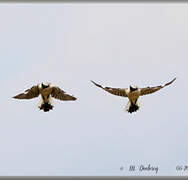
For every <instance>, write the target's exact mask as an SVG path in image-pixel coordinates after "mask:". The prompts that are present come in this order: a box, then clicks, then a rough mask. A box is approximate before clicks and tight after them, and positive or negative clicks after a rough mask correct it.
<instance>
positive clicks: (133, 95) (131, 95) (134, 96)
mask: <svg viewBox="0 0 188 180" xmlns="http://www.w3.org/2000/svg"><path fill="white" fill-rule="evenodd" d="M139 95H140V94H139V91H133V92H130V93H129V94H128V98H129V100H130V101H132V102H135V101H136V100H137V99H138V97H139Z"/></svg>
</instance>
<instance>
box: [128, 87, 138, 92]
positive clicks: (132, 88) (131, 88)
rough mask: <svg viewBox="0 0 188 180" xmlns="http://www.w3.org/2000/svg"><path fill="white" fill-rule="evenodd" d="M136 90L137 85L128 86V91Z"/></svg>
mask: <svg viewBox="0 0 188 180" xmlns="http://www.w3.org/2000/svg"><path fill="white" fill-rule="evenodd" d="M136 90H138V87H137V86H130V91H131V92H133V91H136Z"/></svg>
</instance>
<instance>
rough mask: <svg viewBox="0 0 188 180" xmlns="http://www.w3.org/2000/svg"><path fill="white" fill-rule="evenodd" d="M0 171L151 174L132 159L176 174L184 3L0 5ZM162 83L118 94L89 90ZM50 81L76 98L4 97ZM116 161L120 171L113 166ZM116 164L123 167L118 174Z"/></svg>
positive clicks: (183, 103) (187, 23)
mask: <svg viewBox="0 0 188 180" xmlns="http://www.w3.org/2000/svg"><path fill="white" fill-rule="evenodd" d="M0 27H1V28H0V49H1V53H0V59H1V60H0V67H1V76H0V81H1V101H0V108H1V118H0V123H1V124H0V147H1V148H0V175H72V176H76V175H97V176H100V175H123V176H124V175H154V174H155V173H154V172H139V171H135V172H129V171H128V169H129V166H130V165H136V167H139V166H140V165H145V166H148V164H150V165H152V166H155V167H156V166H158V167H159V171H158V174H157V175H188V171H185V172H183V171H180V172H177V171H176V166H177V165H183V166H184V165H188V159H187V152H188V146H187V138H188V131H187V127H188V120H187V114H188V111H187V107H188V104H187V98H188V97H187V92H188V86H187V77H188V71H187V68H188V61H187V60H188V49H187V47H188V34H187V32H188V5H184V4H180V5H178V4H170V3H169V4H161V5H160V4H154V3H152V4H144V3H143V4H136V3H134V4H128V3H127V4H120V3H119V4H98V5H97V4H91V3H90V4H83V3H82V4H63V3H62V4H57V3H56V4H27V5H24V4H12V5H11V4H8V5H6V4H1V5H0ZM174 77H177V80H176V81H175V82H174V83H173V84H172V85H170V86H168V87H166V88H164V89H162V90H160V91H158V92H156V93H154V94H151V95H148V96H145V97H141V98H140V103H141V108H140V110H139V111H137V112H136V113H132V114H129V113H127V112H125V106H126V104H127V102H128V100H127V99H126V98H123V97H118V96H114V95H111V94H109V93H107V92H105V91H103V90H102V89H99V88H97V87H96V86H94V85H93V84H92V83H91V82H90V80H94V81H96V82H98V83H100V84H102V85H104V86H111V87H118V88H126V87H129V85H131V84H132V85H137V86H139V87H147V86H155V85H160V84H164V83H166V82H168V81H170V80H171V79H173V78H174ZM40 82H51V83H53V84H54V85H56V86H58V87H60V88H62V89H63V90H64V91H66V92H67V93H69V94H71V95H74V96H75V97H77V98H78V100H77V101H75V102H63V101H58V100H54V103H55V107H54V110H53V111H50V112H47V113H44V112H43V111H39V109H38V107H37V103H38V101H39V99H40V98H36V99H32V100H16V99H13V98H12V96H15V95H17V94H18V93H21V92H23V91H24V90H26V89H28V88H30V87H31V86H33V85H36V84H38V83H40ZM121 167H123V169H122V168H121ZM120 168H121V170H120Z"/></svg>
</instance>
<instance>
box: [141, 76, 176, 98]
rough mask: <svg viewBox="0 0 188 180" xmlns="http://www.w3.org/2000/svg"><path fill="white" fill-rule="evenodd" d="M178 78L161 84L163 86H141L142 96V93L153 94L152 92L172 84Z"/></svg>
mask: <svg viewBox="0 0 188 180" xmlns="http://www.w3.org/2000/svg"><path fill="white" fill-rule="evenodd" d="M175 80H176V78H174V79H173V80H172V81H170V82H168V83H166V84H164V85H161V86H155V87H146V88H141V89H140V90H141V94H140V95H141V96H142V95H146V94H151V93H154V92H156V91H158V90H160V89H162V88H164V87H165V86H168V85H170V84H172V83H173V82H174V81H175Z"/></svg>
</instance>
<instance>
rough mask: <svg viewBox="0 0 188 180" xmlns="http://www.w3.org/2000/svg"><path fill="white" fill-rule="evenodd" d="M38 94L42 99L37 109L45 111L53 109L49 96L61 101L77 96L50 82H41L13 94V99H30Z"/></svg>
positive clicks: (70, 99)
mask: <svg viewBox="0 0 188 180" xmlns="http://www.w3.org/2000/svg"><path fill="white" fill-rule="evenodd" d="M39 95H41V97H42V99H41V100H42V101H41V103H40V105H39V109H40V110H43V111H44V112H47V111H49V110H52V109H53V106H52V101H51V98H52V97H53V98H56V99H59V100H62V101H75V100H76V99H77V98H75V97H74V96H71V95H69V94H67V93H66V92H64V91H63V90H62V89H60V88H59V87H56V86H53V85H52V84H51V83H41V84H38V85H36V86H33V87H31V88H30V89H27V90H26V91H25V92H24V93H21V94H18V95H17V96H14V97H13V98H15V99H32V98H36V97H38V96H39Z"/></svg>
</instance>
